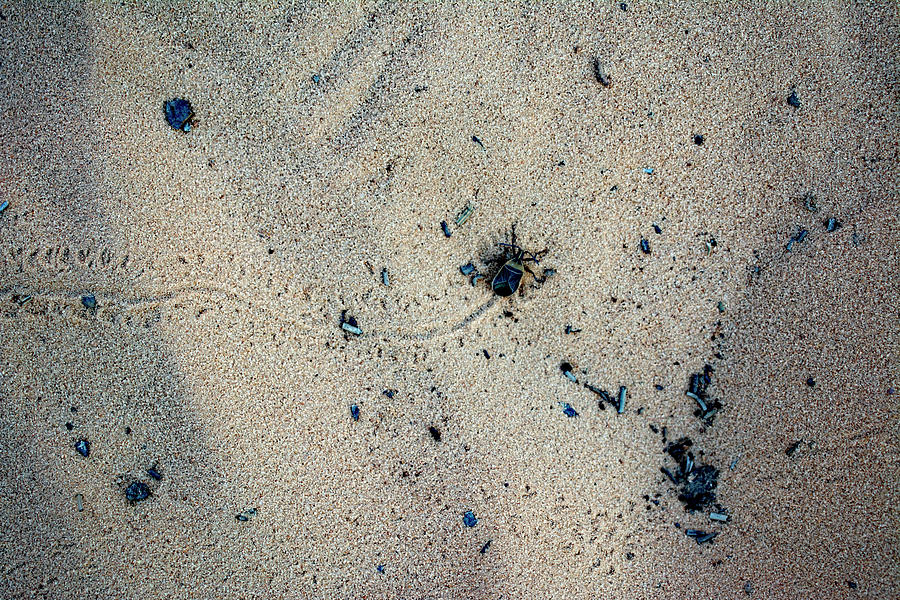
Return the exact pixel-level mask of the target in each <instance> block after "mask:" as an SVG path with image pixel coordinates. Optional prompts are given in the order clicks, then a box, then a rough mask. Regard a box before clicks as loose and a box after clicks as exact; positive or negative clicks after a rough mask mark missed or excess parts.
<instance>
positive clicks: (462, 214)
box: [456, 204, 475, 227]
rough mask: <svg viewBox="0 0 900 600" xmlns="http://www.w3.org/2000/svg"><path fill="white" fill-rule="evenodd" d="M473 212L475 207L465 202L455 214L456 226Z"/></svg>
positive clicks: (467, 218)
mask: <svg viewBox="0 0 900 600" xmlns="http://www.w3.org/2000/svg"><path fill="white" fill-rule="evenodd" d="M473 212H475V207H474V206H472V205H471V204H467V205H466V207H465V208H464V209H462V211H461V212H460V213H459V214H458V215H456V226H457V227H460V226H461V225H462V224H463V223H465V222H466V221H468V220H469V217H471V216H472V213H473Z"/></svg>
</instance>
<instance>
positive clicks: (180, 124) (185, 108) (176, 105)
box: [163, 98, 194, 133]
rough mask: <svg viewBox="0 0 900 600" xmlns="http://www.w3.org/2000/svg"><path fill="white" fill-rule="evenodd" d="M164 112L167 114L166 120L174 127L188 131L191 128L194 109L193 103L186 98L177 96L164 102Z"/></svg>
mask: <svg viewBox="0 0 900 600" xmlns="http://www.w3.org/2000/svg"><path fill="white" fill-rule="evenodd" d="M163 112H164V113H165V114H166V121H168V122H169V125H170V126H171V127H172V129H180V130H181V131H183V132H185V133H187V132H189V131H190V130H191V125H192V122H191V119H192V117H193V116H194V111H193V109H192V108H191V103H190V102H188V101H187V100H185V99H184V98H175V99H174V100H169V101H167V102H165V103H164V104H163Z"/></svg>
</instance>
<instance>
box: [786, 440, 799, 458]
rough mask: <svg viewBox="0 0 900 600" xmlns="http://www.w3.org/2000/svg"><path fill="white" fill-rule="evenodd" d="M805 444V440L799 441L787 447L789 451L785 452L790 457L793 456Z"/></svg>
mask: <svg viewBox="0 0 900 600" xmlns="http://www.w3.org/2000/svg"><path fill="white" fill-rule="evenodd" d="M802 444H803V440H797V441H796V442H794V443H793V444H791V445H790V446H788V447H787V450H785V451H784V453H785V454H787V455H788V456H793V455H794V453H795V452H796V451H797V450H799V449H800V446H801V445H802Z"/></svg>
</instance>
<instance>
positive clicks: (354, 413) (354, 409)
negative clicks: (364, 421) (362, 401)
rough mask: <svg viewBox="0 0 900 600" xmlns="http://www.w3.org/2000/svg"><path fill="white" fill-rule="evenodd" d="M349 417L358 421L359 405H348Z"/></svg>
mask: <svg viewBox="0 0 900 600" xmlns="http://www.w3.org/2000/svg"><path fill="white" fill-rule="evenodd" d="M350 417H351V418H352V419H353V420H354V421H359V406H357V405H356V404H351V405H350Z"/></svg>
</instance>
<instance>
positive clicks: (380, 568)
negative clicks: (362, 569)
mask: <svg viewBox="0 0 900 600" xmlns="http://www.w3.org/2000/svg"><path fill="white" fill-rule="evenodd" d="M375 570H376V571H378V572H379V573H384V565H378V566H377V567H375Z"/></svg>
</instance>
